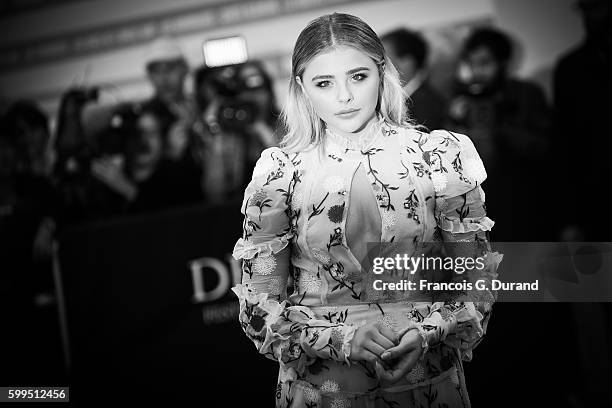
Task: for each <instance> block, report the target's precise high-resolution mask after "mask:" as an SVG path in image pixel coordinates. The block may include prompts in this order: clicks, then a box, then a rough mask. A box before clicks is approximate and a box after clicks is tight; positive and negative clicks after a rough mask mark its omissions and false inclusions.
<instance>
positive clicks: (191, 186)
mask: <svg viewBox="0 0 612 408" xmlns="http://www.w3.org/2000/svg"><path fill="white" fill-rule="evenodd" d="M131 119H132V120H134V123H133V126H134V132H131V133H130V134H128V135H126V136H127V140H126V144H125V150H124V155H123V160H117V159H116V158H113V157H102V158H99V159H96V160H94V162H93V163H92V167H91V170H92V173H93V175H94V176H95V177H96V178H97V179H99V180H100V181H102V182H103V183H104V184H105V185H106V186H108V187H109V188H110V189H112V190H113V191H115V192H116V193H118V194H120V195H121V196H122V197H123V198H124V199H125V200H126V202H127V211H128V212H144V211H152V210H159V209H164V208H169V207H172V206H177V205H183V204H190V203H193V202H197V201H199V200H201V199H202V192H201V190H200V177H201V174H200V173H201V172H200V169H199V168H198V167H197V166H196V165H195V163H194V162H193V161H192V160H191V157H190V156H188V155H181V156H180V157H167V156H166V155H165V154H164V152H165V151H166V150H167V149H166V146H167V144H168V134H169V131H170V129H171V128H172V127H173V126H174V125H175V124H176V122H177V121H176V120H174V118H173V117H172V116H171V115H169V114H168V112H167V111H166V110H165V109H163V108H162V107H160V106H159V105H155V104H148V105H146V106H145V107H143V108H142V109H136V116H135V117H134V118H131Z"/></svg>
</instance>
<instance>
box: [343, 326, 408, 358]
mask: <svg viewBox="0 0 612 408" xmlns="http://www.w3.org/2000/svg"><path fill="white" fill-rule="evenodd" d="M398 341H399V339H398V338H397V334H396V333H395V332H394V331H393V330H391V329H390V328H388V327H387V326H384V325H382V324H380V323H377V322H373V323H368V324H365V325H363V326H361V327H359V328H358V329H357V330H356V331H355V335H354V336H353V340H352V341H351V354H350V357H349V358H350V359H351V360H354V361H360V360H363V361H369V362H370V363H374V362H376V361H380V355H381V354H382V353H384V352H385V351H386V350H388V349H390V348H392V347H395V345H396V344H397V342H398Z"/></svg>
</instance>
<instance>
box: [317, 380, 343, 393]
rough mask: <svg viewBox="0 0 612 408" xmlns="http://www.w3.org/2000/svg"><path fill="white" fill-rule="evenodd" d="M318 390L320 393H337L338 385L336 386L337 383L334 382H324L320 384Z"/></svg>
mask: <svg viewBox="0 0 612 408" xmlns="http://www.w3.org/2000/svg"><path fill="white" fill-rule="evenodd" d="M320 390H321V391H322V392H339V391H340V385H338V383H337V382H335V381H334V380H325V381H323V384H321V388H320Z"/></svg>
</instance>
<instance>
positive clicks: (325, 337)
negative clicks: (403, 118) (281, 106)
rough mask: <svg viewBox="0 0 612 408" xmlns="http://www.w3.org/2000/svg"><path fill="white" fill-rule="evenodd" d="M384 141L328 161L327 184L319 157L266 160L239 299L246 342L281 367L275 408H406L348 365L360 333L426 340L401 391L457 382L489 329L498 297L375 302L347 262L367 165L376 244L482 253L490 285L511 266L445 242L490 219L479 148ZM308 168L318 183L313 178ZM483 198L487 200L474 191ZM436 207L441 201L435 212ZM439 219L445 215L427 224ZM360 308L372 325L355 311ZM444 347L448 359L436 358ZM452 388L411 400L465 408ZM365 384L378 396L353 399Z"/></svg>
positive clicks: (243, 253)
mask: <svg viewBox="0 0 612 408" xmlns="http://www.w3.org/2000/svg"><path fill="white" fill-rule="evenodd" d="M381 129H382V130H381V131H382V134H383V137H375V138H374V137H373V138H372V141H371V143H370V144H369V145H368V146H362V148H360V149H359V150H353V151H351V152H346V151H342V150H340V149H330V150H328V151H327V157H323V160H324V165H325V166H329V170H330V171H326V172H321V171H318V169H321V168H322V167H320V166H319V165H320V162H319V161H318V160H320V159H321V158H320V157H319V156H318V155H317V154H316V153H317V152H316V150H312V153H311V151H309V150H306V151H303V152H300V153H292V154H286V153H284V152H283V151H282V150H281V149H279V148H276V147H275V148H269V149H266V150H265V151H264V153H262V158H261V159H260V161H258V164H257V165H256V170H255V171H254V176H253V180H252V181H251V183H250V185H249V187H248V188H247V190H246V191H245V200H244V201H243V205H242V206H241V211H242V212H243V213H244V214H245V220H244V223H243V241H242V242H240V245H237V246H236V247H235V251H234V255H235V258H236V259H241V260H242V271H243V284H240V285H237V286H236V287H234V288H233V291H234V293H236V295H237V296H238V299H239V302H240V313H239V321H240V326H241V327H242V329H243V330H244V332H245V333H246V335H247V337H248V338H249V339H251V340H252V341H253V343H254V344H255V346H256V348H257V350H258V351H259V353H261V354H262V355H263V356H265V357H267V358H269V359H271V360H274V361H277V362H280V363H281V364H280V370H281V371H280V372H279V387H278V389H277V401H276V402H277V407H288V406H299V407H302V408H303V407H306V408H315V407H317V408H320V407H321V405H322V404H325V406H337V407H344V406H350V404H351V403H352V404H353V405H358V406H361V405H364V401H366V400H369V401H374V400H375V401H376V404H382V406H388V407H393V406H396V407H397V406H401V405H398V404H400V403H399V402H398V401H400V400H401V401H403V399H405V398H404V397H406V394H405V393H404V392H403V391H398V392H397V393H387V394H385V395H384V398H383V395H382V394H379V393H380V390H381V383H379V381H378V379H377V377H376V372H375V370H374V369H373V367H372V366H371V365H368V364H353V362H350V361H349V358H350V345H351V341H352V338H353V336H354V334H355V331H356V330H357V329H358V328H359V327H360V326H361V325H365V324H369V323H372V322H373V321H376V320H377V319H380V323H381V324H383V325H385V326H386V327H389V328H391V329H392V330H394V331H396V332H397V333H403V332H405V330H407V329H412V328H416V329H417V330H418V332H419V334H420V336H421V337H422V347H423V349H424V350H425V352H424V354H423V356H422V357H421V359H420V360H419V363H418V364H417V365H415V367H414V368H413V370H412V371H410V372H409V373H407V375H406V376H405V378H403V379H401V380H400V383H398V385H399V386H400V387H401V386H405V385H407V384H412V383H416V382H422V381H426V380H428V379H430V378H433V377H435V376H438V375H441V374H443V372H445V371H446V370H452V369H455V371H453V372H454V373H456V372H457V370H456V368H457V367H458V365H457V364H458V360H457V359H459V358H462V359H464V360H469V359H470V358H471V353H472V349H473V348H474V347H475V345H476V344H478V342H479V341H480V339H481V337H482V335H483V334H484V331H485V329H486V324H487V320H488V318H489V316H490V310H491V304H492V303H493V302H494V301H495V297H494V296H493V294H487V296H483V298H482V301H481V302H475V303H457V302H454V301H452V299H443V300H448V302H415V303H411V301H410V298H409V297H410V294H409V293H407V294H404V293H398V294H395V293H394V295H393V296H387V295H385V294H384V293H383V294H382V295H384V296H382V298H381V299H378V298H376V296H373V295H372V294H371V293H369V292H368V287H370V286H371V285H370V282H371V281H370V280H369V279H370V277H368V276H366V274H365V273H364V271H363V270H362V269H361V268H360V265H358V264H356V263H355V262H352V261H351V262H347V260H350V255H351V252H350V248H348V246H347V244H346V241H347V237H346V236H345V234H346V229H347V228H346V225H349V226H350V227H351V228H350V229H349V231H351V232H352V230H353V229H352V227H353V226H355V224H354V223H359V222H360V221H361V220H360V219H357V218H352V217H353V215H352V213H351V214H347V212H348V211H347V210H348V203H349V201H348V200H349V199H356V200H359V199H360V196H359V195H358V196H356V197H355V196H353V195H352V194H360V193H362V191H358V190H359V189H357V190H354V191H352V190H351V187H352V186H353V184H352V180H349V179H348V178H347V177H346V175H348V174H353V175H354V174H355V169H356V166H358V165H363V168H364V169H365V173H366V176H367V178H368V181H369V184H364V185H359V187H360V188H361V187H367V186H368V185H369V186H370V187H371V189H372V192H373V196H374V197H375V202H374V204H373V205H376V206H377V208H376V209H375V210H376V211H377V213H376V219H378V214H380V215H381V224H380V226H379V225H378V224H375V227H376V231H375V232H376V233H378V232H380V235H381V240H382V241H384V242H394V240H395V242H405V243H406V245H407V246H410V248H408V249H411V248H415V249H416V248H417V246H418V242H420V241H421V240H422V241H429V240H439V241H440V240H442V239H445V240H466V239H470V240H473V241H476V242H477V243H478V245H475V249H474V250H475V251H478V252H479V254H478V255H479V256H480V255H482V254H484V256H485V259H486V265H487V268H488V269H487V276H488V277H490V278H492V277H494V276H496V268H497V265H498V264H499V262H500V261H501V255H500V254H497V253H493V252H491V250H490V246H489V243H488V241H487V237H486V234H484V233H483V234H475V236H474V237H472V236H471V235H468V234H456V235H457V236H454V235H453V234H450V233H447V232H449V230H450V229H452V228H451V226H449V225H451V224H452V225H453V226H454V225H455V223H458V222H460V221H463V222H464V224H461V225H464V226H465V225H468V223H469V222H470V220H471V219H472V218H474V217H475V215H474V214H476V213H477V214H479V218H478V219H481V218H480V214H482V209H484V191H482V190H481V188H480V183H481V182H482V180H484V178H485V177H486V173H484V168H483V167H482V164H481V161H480V159H479V157H478V154H477V153H476V151H475V148H474V147H473V144H471V142H470V141H469V138H467V137H465V136H463V135H459V134H452V133H449V132H441V131H435V132H432V133H424V132H416V131H413V130H405V129H400V128H399V127H395V126H390V125H387V124H383V125H382V126H381ZM327 142H333V141H332V140H331V138H330V140H327ZM330 146H334V145H333V143H332V145H330ZM348 158H350V160H349V159H348ZM317 166H319V167H317ZM304 168H306V169H313V171H308V172H307V173H304V171H303V169H304ZM314 169H317V171H314ZM326 169H327V167H326ZM336 169H337V171H336ZM474 188H478V191H472V190H473V189H474ZM368 193H369V191H368ZM349 194H351V195H350V196H349ZM468 194H469V195H468ZM344 196H347V197H346V198H345V197H344ZM368 198H370V199H371V198H372V197H371V196H370V197H368ZM430 199H435V206H434V205H432V204H433V203H432V202H430V201H429V200H430ZM479 200H480V201H481V202H482V203H479V202H478V201H479ZM372 201H373V200H370V202H372ZM364 202H365V201H364ZM432 210H434V211H435V214H429V213H428V211H429V212H431V211H432ZM306 214H307V217H306V216H305V215H306ZM356 214H357V213H356ZM366 215H367V216H370V215H372V214H371V213H366ZM432 215H434V216H435V217H432ZM347 216H348V217H349V219H347ZM474 219H476V218H474ZM365 221H368V222H369V223H364V226H366V225H367V226H368V228H371V226H370V225H369V224H372V223H371V220H365ZM344 222H346V224H344ZM430 222H436V224H434V225H430V224H429V223H430ZM483 222H484V221H483ZM415 223H416V224H423V225H422V226H416V225H415ZM357 225H358V226H359V224H357ZM491 225H492V221H491V222H488V223H487V226H488V228H489V229H490V227H491ZM441 226H444V227H445V228H446V229H444V230H442V228H441ZM466 228H467V227H466ZM378 229H380V231H378ZM357 232H358V233H359V232H360V231H359V228H357ZM368 232H369V231H368ZM304 233H307V234H306V235H305V236H301V234H304ZM363 235H364V236H366V234H363ZM352 238H353V237H350V239H351V241H352ZM400 240H402V241H400ZM359 244H363V242H358V245H359ZM355 248H358V247H355ZM356 252H357V251H356ZM358 255H359V254H357V255H355V256H358ZM462 255H464V254H462ZM289 274H292V275H293V285H294V290H293V291H290V292H291V293H289V294H288V296H287V298H286V299H285V294H286V292H287V290H286V289H287V288H286V285H287V282H288V279H289V278H290V277H289V276H288V275H289ZM380 292H384V291H380ZM281 296H282V299H281ZM396 300H397V301H402V302H405V304H406V308H405V309H393V307H395V306H393V305H397V302H395V301H396ZM377 301H378V303H377ZM323 305H326V306H325V307H322V306H323ZM356 305H359V306H356ZM361 306H365V307H366V309H365V310H366V311H367V313H363V314H362V313H361V311H359V312H357V311H355V310H361V309H359V307H361ZM354 307H356V308H357V309H354ZM315 311H316V312H315ZM379 311H380V313H379ZM406 325H408V326H406ZM441 343H444V346H443V347H435V346H439V345H440V344H441ZM430 347H431V349H430ZM434 347H435V349H434ZM349 363H350V364H349ZM339 373H341V374H339ZM309 376H315V379H314V381H312V382H310V381H311V380H309V378H312V377H309ZM451 380H452V381H440V382H434V383H431V384H430V385H429V386H427V387H417V388H413V389H412V390H413V391H411V392H419V393H421V394H420V395H421V398H422V401H430V404H429V405H435V406H438V405H439V406H440V407H442V406H455V405H456V402H457V401H459V399H452V398H455V397H452V396H457V395H458V392H457V391H458V390H460V389H461V390H463V389H464V386H465V385H464V384H463V383H462V381H463V378H462V377H461V376H457V377H456V378H455V377H452V378H451ZM320 381H322V383H321V382H320ZM309 383H310V385H309ZM315 384H320V386H319V385H315ZM355 384H368V389H366V390H363V389H354V388H351V387H355ZM341 385H342V390H341V389H340V388H341ZM449 386H451V388H448V387H449ZM421 388H422V389H421ZM415 390H416V391H415ZM460 392H463V391H460ZM322 393H323V395H322ZM300 394H302V395H300ZM334 394H335V395H334ZM391 394H394V395H391ZM396 395H397V397H400V400H397V399H396V398H395V396H396ZM347 396H350V398H346V397H347ZM459 398H461V396H459ZM465 400H466V399H465V398H462V399H461V401H465Z"/></svg>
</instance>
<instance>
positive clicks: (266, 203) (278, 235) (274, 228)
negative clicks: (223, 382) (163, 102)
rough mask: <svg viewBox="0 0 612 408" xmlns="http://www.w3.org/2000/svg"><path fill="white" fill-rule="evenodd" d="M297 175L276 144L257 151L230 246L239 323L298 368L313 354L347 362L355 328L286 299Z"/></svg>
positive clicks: (268, 352)
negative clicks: (237, 266)
mask: <svg viewBox="0 0 612 408" xmlns="http://www.w3.org/2000/svg"><path fill="white" fill-rule="evenodd" d="M297 177H299V173H298V171H297V170H296V169H295V168H294V165H293V163H292V162H291V160H290V158H289V157H288V156H287V155H286V154H285V153H284V152H282V151H281V150H280V149H279V148H277V147H271V148H268V149H265V150H264V151H263V153H262V154H261V157H260V159H259V160H258V161H257V164H256V166H255V170H254V172H253V178H252V180H251V182H250V183H249V185H248V187H247V189H246V190H245V196H244V200H243V203H242V213H243V215H244V223H243V235H242V238H240V239H239V240H238V242H237V243H236V245H235V247H234V251H233V256H234V258H235V259H237V260H238V259H240V260H242V261H241V265H242V283H241V284H239V285H236V286H235V287H234V288H233V289H232V290H233V291H234V293H235V294H236V295H237V296H238V299H239V302H240V314H239V321H240V325H241V327H242V329H243V331H244V332H245V333H246V335H247V336H248V337H249V338H250V339H251V340H252V341H253V343H254V344H255V346H256V348H257V350H258V351H259V352H260V353H261V354H263V355H265V356H266V357H268V358H270V359H273V360H276V361H278V362H279V363H280V364H282V365H285V366H287V365H290V366H291V367H293V368H295V369H296V370H297V371H298V372H301V371H302V370H303V369H304V367H305V366H306V365H308V364H309V362H311V361H313V360H314V357H319V358H327V359H334V360H338V361H344V362H346V363H347V364H348V357H349V354H350V341H351V340H352V337H353V335H354V332H355V328H354V327H353V326H352V325H350V324H342V323H331V322H329V321H326V320H318V319H317V318H316V316H315V314H314V313H313V312H312V311H311V310H310V309H309V308H308V307H305V306H293V305H291V304H289V303H288V302H287V300H286V286H287V280H288V276H289V273H290V270H291V267H292V266H291V260H290V258H291V257H290V252H291V247H290V246H289V245H288V244H289V243H290V242H291V239H292V238H293V232H292V230H291V223H290V218H289V214H290V211H289V203H290V202H291V196H292V194H293V188H294V186H295V183H296V178H297Z"/></svg>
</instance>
